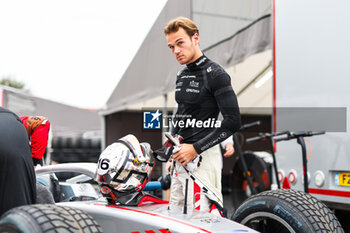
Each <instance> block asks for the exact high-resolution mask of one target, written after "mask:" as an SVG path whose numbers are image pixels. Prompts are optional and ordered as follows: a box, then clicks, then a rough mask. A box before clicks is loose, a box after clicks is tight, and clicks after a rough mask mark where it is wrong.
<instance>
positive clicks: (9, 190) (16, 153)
mask: <svg viewBox="0 0 350 233" xmlns="http://www.w3.org/2000/svg"><path fill="white" fill-rule="evenodd" d="M0 132H1V137H0V190H1V192H0V216H1V215H2V214H3V213H4V212H5V211H7V210H9V209H12V208H13V207H17V206H21V205H30V204H35V198H36V188H35V173H34V169H33V162H32V159H31V158H32V156H31V152H30V146H29V140H28V136H27V133H26V130H25V128H24V127H23V124H22V122H21V120H20V119H19V117H18V116H17V115H16V114H14V113H13V112H10V111H8V110H7V109H4V108H1V107H0Z"/></svg>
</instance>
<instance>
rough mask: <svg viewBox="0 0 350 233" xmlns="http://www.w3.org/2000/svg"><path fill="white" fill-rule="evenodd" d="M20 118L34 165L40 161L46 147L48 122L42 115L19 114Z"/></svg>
mask: <svg viewBox="0 0 350 233" xmlns="http://www.w3.org/2000/svg"><path fill="white" fill-rule="evenodd" d="M20 119H21V120H22V123H23V125H24V127H25V128H26V130H27V134H28V138H30V147H31V149H32V159H33V164H34V167H36V165H38V164H39V163H41V160H42V158H43V156H44V154H45V150H46V147H47V142H48V137H49V130H50V122H49V121H48V119H47V118H46V117H43V116H21V117H20Z"/></svg>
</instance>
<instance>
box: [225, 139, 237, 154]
mask: <svg viewBox="0 0 350 233" xmlns="http://www.w3.org/2000/svg"><path fill="white" fill-rule="evenodd" d="M233 153H235V148H234V147H233V144H232V143H231V142H228V143H226V146H225V153H224V157H226V158H228V157H230V156H232V155H233Z"/></svg>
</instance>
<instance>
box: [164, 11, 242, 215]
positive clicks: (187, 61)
mask: <svg viewBox="0 0 350 233" xmlns="http://www.w3.org/2000/svg"><path fill="white" fill-rule="evenodd" d="M164 34H165V36H166V40H167V43H168V47H169V49H170V50H171V52H172V53H173V55H174V56H175V58H176V60H177V61H178V62H179V63H180V64H181V65H186V66H185V67H184V68H183V69H182V70H181V71H180V72H179V73H178V75H177V80H176V90H175V99H176V101H177V103H178V110H177V112H176V114H175V118H174V120H173V121H174V122H180V121H182V122H184V124H177V126H176V127H175V128H174V129H173V131H172V135H175V134H177V135H181V137H183V141H182V144H181V149H180V150H179V151H178V152H176V153H174V154H173V155H172V159H173V160H175V165H174V166H175V168H174V173H173V175H172V184H171V195H170V208H171V207H172V206H174V205H180V206H181V205H183V204H184V196H185V181H186V180H188V181H187V183H188V187H187V197H188V199H187V206H188V207H189V208H194V209H197V210H204V211H212V210H213V209H215V205H213V200H210V199H208V197H207V195H206V192H207V191H206V190H203V188H201V187H200V186H199V185H198V184H197V183H196V182H195V181H194V180H192V179H191V178H190V176H189V174H188V172H187V171H186V169H184V167H186V166H187V164H189V163H191V162H192V161H196V160H198V158H199V157H200V159H199V160H200V163H199V166H198V168H196V169H195V170H193V171H192V173H193V175H194V176H196V177H198V178H199V179H200V180H201V181H203V183H205V186H206V187H207V188H209V189H210V191H211V192H213V193H214V194H215V196H216V197H217V199H218V200H216V201H218V202H221V204H222V194H221V166H222V165H221V152H220V149H219V146H218V144H219V143H220V142H222V141H224V140H225V139H226V138H227V137H229V136H231V135H232V134H233V133H234V132H235V131H237V130H238V129H239V127H240V124H241V121H240V113H239V107H238V103H237V98H236V95H235V93H234V91H233V89H232V86H231V79H230V76H229V75H228V74H227V73H226V72H225V70H224V69H223V68H222V67H220V66H219V65H218V64H216V63H215V62H213V61H211V60H210V59H209V58H207V57H206V56H205V55H204V54H203V53H202V51H201V49H200V46H199V30H198V27H197V25H196V24H195V23H194V22H193V21H191V20H190V19H188V18H185V17H178V18H176V19H173V20H172V21H170V22H169V23H168V25H167V26H166V27H165V28H164ZM219 112H221V113H222V115H223V120H222V121H217V117H218V114H219ZM198 156H199V157H198ZM214 202H215V201H214ZM219 211H220V210H219Z"/></svg>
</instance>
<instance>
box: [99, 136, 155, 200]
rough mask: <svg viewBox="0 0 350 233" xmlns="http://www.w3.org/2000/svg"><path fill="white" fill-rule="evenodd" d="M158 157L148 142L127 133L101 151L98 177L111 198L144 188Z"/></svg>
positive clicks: (103, 193)
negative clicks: (140, 141) (154, 158)
mask: <svg viewBox="0 0 350 233" xmlns="http://www.w3.org/2000/svg"><path fill="white" fill-rule="evenodd" d="M153 167H154V160H153V157H152V156H151V149H150V145H149V144H148V143H141V144H140V143H139V141H138V140H137V138H136V137H135V136H134V135H131V134H129V135H127V136H125V137H123V138H121V139H119V140H117V141H116V142H115V143H113V144H111V145H109V146H108V147H107V148H106V149H105V150H104V151H103V152H102V153H101V155H100V158H99V160H98V164H97V170H96V174H95V177H94V179H95V181H96V182H98V183H99V184H100V186H101V188H100V192H101V193H102V195H103V196H104V197H106V198H107V199H108V200H109V201H111V200H110V199H112V200H114V202H115V201H116V199H118V198H119V197H121V196H125V195H128V194H130V193H135V192H140V191H142V189H143V188H144V187H145V185H146V183H147V182H148V179H149V178H150V176H151V173H152V170H153Z"/></svg>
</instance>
